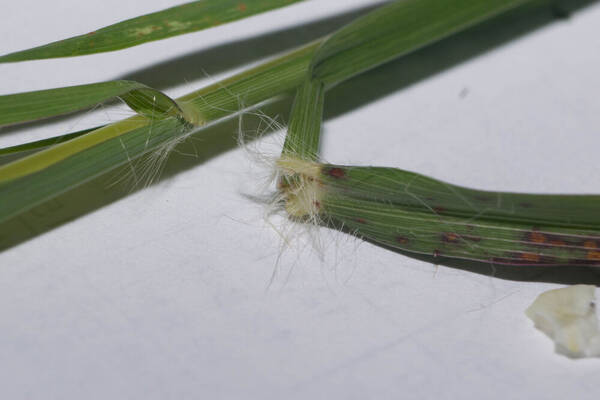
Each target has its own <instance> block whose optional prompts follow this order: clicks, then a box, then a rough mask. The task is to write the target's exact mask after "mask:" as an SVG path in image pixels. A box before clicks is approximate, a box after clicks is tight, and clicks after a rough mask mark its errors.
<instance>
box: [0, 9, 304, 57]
mask: <svg viewBox="0 0 600 400" xmlns="http://www.w3.org/2000/svg"><path fill="white" fill-rule="evenodd" d="M298 1H302V0H252V1H247V2H243V1H239V0H201V1H193V2H191V3H187V4H183V5H180V6H175V7H172V8H168V9H165V10H162V11H158V12H154V13H151V14H147V15H143V16H140V17H136V18H132V19H128V20H125V21H122V22H119V23H116V24H114V25H109V26H107V27H104V28H101V29H98V30H96V31H93V32H89V33H87V34H84V35H80V36H75V37H72V38H69V39H65V40H60V41H57V42H53V43H49V44H46V45H43V46H39V47H35V48H32V49H28V50H23V51H18V52H15V53H10V54H7V55H4V56H1V57H0V63H6V62H18V61H26V60H40V59H47V58H58V57H73V56H82V55H86V54H95V53H103V52H107V51H113V50H120V49H125V48H127V47H133V46H137V45H140V44H143V43H147V42H151V41H155V40H161V39H165V38H169V37H172V36H176V35H182V34H185V33H190V32H195V31H199V30H202V29H206V28H210V27H213V26H217V25H221V24H225V23H228V22H232V21H235V20H239V19H242V18H246V17H249V16H252V15H255V14H259V13H262V12H265V11H269V10H272V9H275V8H280V7H283V6H287V5H289V4H292V3H295V2H298Z"/></svg>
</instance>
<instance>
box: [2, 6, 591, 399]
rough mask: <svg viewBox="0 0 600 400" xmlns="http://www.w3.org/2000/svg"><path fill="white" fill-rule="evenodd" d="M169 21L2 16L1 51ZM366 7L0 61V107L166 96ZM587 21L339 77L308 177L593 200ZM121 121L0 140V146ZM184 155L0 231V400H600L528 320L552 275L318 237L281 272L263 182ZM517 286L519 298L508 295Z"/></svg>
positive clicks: (87, 120)
mask: <svg viewBox="0 0 600 400" xmlns="http://www.w3.org/2000/svg"><path fill="white" fill-rule="evenodd" d="M173 4H174V3H172V2H169V1H166V0H152V1H150V0H146V1H145V2H135V3H134V2H124V1H117V0H104V1H103V2H82V1H77V0H62V1H55V2H40V1H39V0H21V1H19V2H14V3H10V4H5V5H3V6H2V14H3V24H2V25H1V26H0V37H1V38H2V40H1V41H0V44H1V48H0V53H7V52H10V51H15V50H19V49H23V48H28V47H31V46H33V45H38V44H41V43H45V42H49V41H52V40H57V39H61V38H64V37H68V36H71V35H74V34H79V33H84V32H87V31H89V30H93V29H94V28H97V27H100V26H104V25H107V24H110V23H114V22H117V21H119V20H122V19H125V18H128V17H133V16H137V15H139V14H142V13H146V12H150V11H155V10H158V9H161V8H164V7H167V6H171V5H173ZM368 4H374V2H373V1H368V0H352V1H348V0H344V1H341V0H329V1H316V0H311V1H307V2H306V3H303V4H298V5H294V6H292V7H289V8H286V9H282V10H279V11H276V12H273V13H271V14H268V15H264V16H258V17H255V18H252V19H249V20H246V21H242V22H238V23H235V24H231V25H227V26H223V27H219V28H216V29H212V30H208V31H204V32H199V33H196V34H191V35H186V36H183V37H179V38H173V39H169V40H166V41H161V42H155V43H152V44H146V45H143V46H140V47H136V48H133V49H129V50H124V51H120V52H115V53H107V54H102V55H94V56H87V57H81V58H74V59H59V60H48V61H37V62H24V63H18V64H10V65H0V76H1V78H0V82H1V85H0V91H1V92H2V94H5V93H12V92H18V91H26V90H34V89H43V88H51V87H57V86H66V85H72V84H82V83H89V82H95V81H101V80H108V79H117V78H123V77H126V78H129V79H136V80H140V81H142V82H144V83H146V84H148V85H150V86H154V87H157V88H159V89H163V90H165V91H166V92H167V93H168V94H170V95H173V96H177V95H180V94H183V93H186V92H189V91H191V90H194V89H196V88H198V87H200V86H202V85H203V84H205V82H208V81H210V80H212V79H216V78H218V77H220V76H223V74H229V73H231V72H232V71H233V70H234V69H235V68H239V67H243V66H244V65H245V64H248V63H251V62H256V61H258V60H259V59H260V58H263V57H266V56H269V55H271V54H275V53H277V52H280V51H282V50H283V49H285V48H286V47H288V46H293V45H297V44H301V43H303V42H305V41H308V40H310V39H312V38H314V37H317V36H319V35H321V34H323V33H325V32H327V31H328V30H329V29H331V28H332V27H334V26H337V25H336V24H339V23H340V21H339V20H335V19H334V21H333V22H332V21H331V20H325V21H321V22H317V23H315V24H312V25H305V24H311V23H312V22H314V21H317V20H319V19H322V18H326V17H328V18H333V17H334V16H335V15H338V14H340V13H344V12H348V11H351V10H355V9H356V8H358V7H360V6H364V5H368ZM599 20H600V5H598V4H592V5H591V6H589V7H587V8H584V9H581V10H580V11H579V12H577V13H575V14H574V15H572V16H571V18H569V19H566V20H555V21H552V20H551V19H550V17H549V16H548V15H547V14H544V13H537V14H533V15H531V16H530V17H528V18H525V19H523V18H521V19H518V20H510V21H509V22H507V23H502V24H497V25H496V26H494V27H488V28H481V29H480V30H476V31H471V32H470V33H468V34H463V35H460V36H458V37H456V38H453V39H450V40H446V41H444V42H441V43H440V44H438V45H436V46H433V47H431V48H428V49H425V50H423V51H420V52H419V53H417V54H415V55H413V56H411V57H409V58H407V59H405V60H402V61H398V62H394V63H391V64H389V65H386V66H384V67H381V68H378V69H377V70H374V71H372V72H370V73H368V74H365V75H363V76H361V77H358V78H356V79H355V80H353V81H351V82H348V83H347V84H345V85H343V86H341V87H339V88H337V89H335V90H334V91H332V92H330V93H329V95H328V97H327V111H326V114H327V118H326V121H325V137H324V143H323V152H324V157H325V158H326V159H327V160H328V161H331V162H337V163H345V164H350V163H354V164H365V165H367V164H373V165H375V164H376V165H386V166H395V167H401V168H405V169H409V170H413V171H418V172H420V173H424V174H428V175H432V176H435V177H437V178H440V179H444V180H447V181H450V182H453V183H457V184H462V185H467V186H471V187H478V188H485V189H497V190H519V191H529V192H554V193H557V192H571V193H577V192H598V191H599V188H600V175H599V174H598V166H597V163H598V157H597V153H598V150H597V149H598V148H599V146H600V136H599V135H598V133H599V132H598V131H599V130H600V128H598V127H599V126H600V105H599V104H600V103H599V102H598V88H600V75H599V74H598V70H599V68H600V35H599V34H598V28H597V26H598V21H599ZM336 21H337V22H336ZM290 26H293V28H291V30H290V31H287V30H286V29H290V28H289V27H290ZM261 35H262V36H261ZM206 74H208V75H210V76H211V78H209V79H205V80H201V78H202V77H203V76H205V75H206ZM119 110H120V111H116V112H114V111H113V112H112V113H111V112H110V110H108V109H106V110H100V111H99V112H96V113H95V114H94V113H92V114H89V115H84V116H81V115H77V116H75V117H73V118H68V119H59V120H58V121H55V122H53V123H52V124H49V125H43V124H37V125H36V124H34V125H33V126H31V125H29V126H26V127H25V128H23V129H4V130H2V131H0V146H1V147H4V146H7V145H12V144H16V143H20V142H22V141H26V140H31V139H35V138H42V137H47V136H50V135H52V134H56V133H61V132H66V131H72V130H75V129H80V128H83V127H85V126H86V125H93V124H94V123H95V122H100V123H106V122H109V121H112V120H115V119H118V118H120V117H122V116H124V115H125V113H126V111H125V108H122V107H121V108H119ZM235 125H236V124H235V123H232V124H229V125H226V126H225V127H224V128H221V130H220V131H219V132H221V134H222V135H226V137H227V138H231V137H233V136H234V135H235V134H236V132H235ZM202 140H203V139H202V137H201V136H198V139H197V140H195V141H194V144H195V148H196V151H198V153H199V155H200V157H199V158H194V157H189V156H185V155H179V154H173V156H172V157H171V160H170V161H169V164H168V165H167V167H166V171H165V173H164V174H163V179H162V180H161V181H159V182H158V183H157V184H155V185H152V186H150V187H148V188H146V189H143V190H137V191H133V192H132V193H129V192H130V190H131V189H132V188H131V185H130V184H128V183H116V182H117V181H118V180H119V178H120V175H118V174H123V173H124V170H120V172H118V173H117V174H111V175H110V176H108V177H104V178H102V179H100V180H97V181H95V182H93V183H92V184H88V185H86V186H85V187H84V188H83V189H79V190H76V191H75V192H74V193H73V194H70V195H67V196H63V197H61V198H59V199H58V200H55V201H52V202H49V203H48V204H46V205H44V207H42V208H39V209H36V210H35V212H34V213H29V214H28V215H25V216H23V217H21V218H20V219H18V220H17V221H13V223H11V224H8V225H7V224H5V225H2V226H0V228H1V229H3V230H4V231H3V232H1V233H2V234H3V235H4V236H6V235H8V233H7V232H8V230H10V235H14V237H25V238H28V240H26V241H24V242H21V243H20V244H16V245H14V246H11V247H10V248H8V249H6V250H4V251H3V252H2V253H0V398H3V399H68V398H89V399H96V398H97V399H105V398H131V399H142V398H143V399H171V398H172V399H187V398H190V399H191V398H194V399H197V398H207V399H211V398H214V399H220V398H223V399H234V398H315V399H320V398H323V399H325V398H345V399H364V398H409V399H410V398H436V397H437V398H442V399H455V398H489V399H492V398H498V399H500V398H511V399H512V398H515V399H516V398H523V399H525V398H548V399H550V398H557V399H558V398H565V397H569V398H577V399H592V398H593V399H596V398H598V395H599V394H600V389H598V382H597V377H598V371H599V369H600V360H580V361H572V360H569V359H566V358H564V357H561V356H557V355H556V354H554V353H553V351H552V344H551V342H550V340H548V339H547V338H545V337H544V336H543V335H542V334H541V333H539V332H537V331H535V330H534V329H533V327H532V324H531V322H530V321H528V320H527V319H526V317H525V316H524V314H523V311H524V310H525V308H526V307H527V306H528V305H529V304H530V303H531V302H532V301H533V299H534V298H535V297H536V296H537V295H538V294H539V293H541V292H542V291H544V290H546V289H550V288H553V287H559V286H560V284H559V283H556V281H559V282H563V283H564V282H565V281H566V280H569V279H571V278H570V276H569V275H568V274H560V273H558V274H557V273H555V272H552V273H548V274H545V275H539V274H529V275H527V274H512V275H511V274H504V275H503V274H502V273H501V271H498V272H497V274H498V275H500V276H501V277H492V276H491V274H492V272H493V271H492V270H491V269H489V270H485V269H481V270H480V272H482V273H474V272H469V271H465V270H460V269H453V268H448V267H444V266H439V267H436V266H433V265H431V264H428V263H424V262H420V261H416V260H413V259H410V258H407V257H404V256H402V255H399V254H395V253H392V252H390V251H387V250H384V249H381V248H378V247H375V246H372V245H370V244H367V243H361V242H359V241H357V240H355V239H353V238H351V237H348V236H346V235H343V234H339V233H335V232H328V231H321V232H319V233H318V234H317V238H318V239H319V240H320V241H321V243H324V250H323V252H322V259H321V258H320V257H319V255H318V252H317V251H315V250H314V249H313V248H312V247H311V245H310V243H309V242H308V241H307V236H306V235H300V233H301V232H299V233H298V232H296V233H297V235H296V236H298V235H299V236H300V237H296V236H293V237H292V245H291V246H292V248H291V249H288V250H287V251H286V252H284V254H283V256H282V257H281V258H278V256H279V254H280V247H281V245H282V240H281V238H280V236H279V235H278V233H277V232H276V230H275V229H274V228H273V227H271V226H270V225H269V224H268V223H267V222H265V221H264V219H263V215H264V209H263V207H262V206H261V205H260V204H257V203H255V202H252V201H251V200H249V199H248V198H247V197H246V196H245V194H258V193H259V192H260V190H259V186H260V185H261V184H262V183H263V181H262V179H260V178H259V177H260V176H262V172H261V171H260V169H259V168H256V166H255V163H254V161H253V160H252V159H250V158H249V157H248V155H247V154H246V153H245V152H243V151H241V150H239V149H235V148H232V149H228V150H225V151H222V152H220V153H218V154H216V155H215V154H213V153H207V152H206V151H203V142H202ZM228 140H229V139H228ZM266 141H271V142H273V141H274V142H276V140H274V139H266ZM230 142H231V140H230ZM223 146H224V148H227V146H228V145H227V143H225V144H224V145H223ZM189 148H190V149H192V148H193V147H189ZM115 183H116V184H115ZM74 216H78V217H77V218H74ZM71 219H73V220H72V221H70V222H66V221H67V220H71ZM57 220H58V221H57ZM58 222H61V223H60V224H58V226H56V225H57V223H58ZM271 222H272V223H273V224H275V226H276V227H278V229H280V230H281V229H285V227H282V225H281V224H282V220H281V219H279V218H274V219H273V220H272V221H271ZM28 232H29V233H28ZM312 234H313V235H314V232H313V233H312ZM274 271H276V272H277V273H276V274H275V275H274V278H273V279H272V275H273V273H274ZM514 276H518V277H520V279H521V280H525V281H519V280H511V279H503V278H509V277H514ZM271 279H272V281H271ZM572 279H573V280H584V281H586V282H591V283H597V282H600V275H598V274H596V273H594V272H589V271H588V272H587V273H586V272H585V271H584V272H582V273H581V274H579V275H577V276H575V277H574V278H572ZM536 281H541V282H547V281H551V282H555V283H540V282H536Z"/></svg>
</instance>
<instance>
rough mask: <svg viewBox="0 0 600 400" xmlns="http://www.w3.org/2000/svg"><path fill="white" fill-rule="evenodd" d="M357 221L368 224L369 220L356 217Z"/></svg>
mask: <svg viewBox="0 0 600 400" xmlns="http://www.w3.org/2000/svg"><path fill="white" fill-rule="evenodd" d="M356 222H358V223H359V224H366V223H367V220H366V219H364V218H356Z"/></svg>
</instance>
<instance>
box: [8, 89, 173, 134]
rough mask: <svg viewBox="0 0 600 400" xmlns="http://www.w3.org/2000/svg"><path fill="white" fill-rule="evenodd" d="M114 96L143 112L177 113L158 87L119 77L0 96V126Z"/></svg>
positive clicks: (63, 111)
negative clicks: (112, 79) (117, 78)
mask: <svg viewBox="0 0 600 400" xmlns="http://www.w3.org/2000/svg"><path fill="white" fill-rule="evenodd" d="M115 97H121V98H122V99H123V101H125V102H126V103H127V104H128V105H129V106H130V107H131V108H132V109H133V110H134V111H136V112H139V113H140V114H144V115H150V116H158V115H161V114H172V113H181V110H180V108H179V106H178V105H177V103H176V102H175V101H174V100H172V99H170V98H169V97H168V96H167V95H165V94H163V93H161V92H159V91H158V90H155V89H152V88H149V87H147V86H146V85H143V84H141V83H138V82H134V81H124V80H119V81H108V82H99V83H91V84H87V85H78V86H69V87H64V88H56V89H47V90H38V91H33V92H25V93H16V94H9V95H5V96H0V126H7V125H13V124H19V123H24V122H30V121H35V120H38V119H43V118H49V117H54V116H58V115H63V114H68V113H71V112H75V111H80V110H84V109H87V108H90V107H93V106H95V105H97V104H100V103H103V102H105V101H107V100H111V99H113V98H115Z"/></svg>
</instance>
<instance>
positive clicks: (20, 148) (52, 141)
mask: <svg viewBox="0 0 600 400" xmlns="http://www.w3.org/2000/svg"><path fill="white" fill-rule="evenodd" d="M100 128H101V126H98V127H95V128H90V129H83V130H81V131H77V132H71V133H67V134H65V135H60V136H55V137H51V138H47V139H42V140H36V141H35V142H29V143H24V144H19V145H16V146H11V147H5V148H3V149H0V157H1V156H6V155H18V154H19V153H29V152H32V151H36V150H41V149H44V148H46V147H50V146H54V145H56V144H60V143H64V142H66V141H68V140H71V139H75V138H76V137H79V136H82V135H85V134H86V133H89V132H92V131H95V130H96V129H100Z"/></svg>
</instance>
